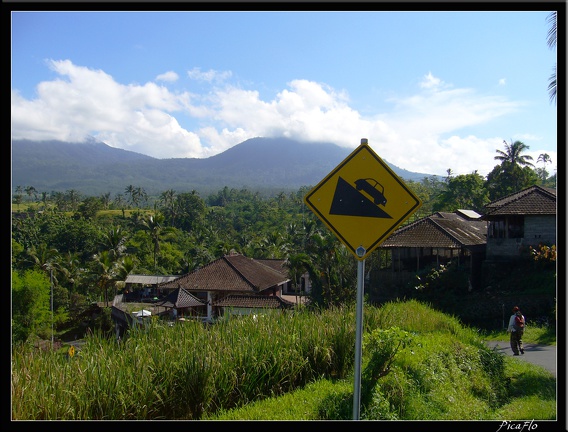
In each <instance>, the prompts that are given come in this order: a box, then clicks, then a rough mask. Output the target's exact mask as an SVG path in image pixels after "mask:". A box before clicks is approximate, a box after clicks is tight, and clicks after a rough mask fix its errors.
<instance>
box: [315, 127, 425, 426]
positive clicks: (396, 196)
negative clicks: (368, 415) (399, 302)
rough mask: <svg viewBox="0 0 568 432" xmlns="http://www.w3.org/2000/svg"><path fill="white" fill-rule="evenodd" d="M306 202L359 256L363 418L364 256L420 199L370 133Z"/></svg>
mask: <svg viewBox="0 0 568 432" xmlns="http://www.w3.org/2000/svg"><path fill="white" fill-rule="evenodd" d="M304 202H305V203H306V205H307V206H308V207H309V208H310V209H311V210H312V211H313V212H314V214H315V215H316V216H317V217H318V218H319V219H320V220H321V221H322V222H323V223H324V224H325V225H326V226H327V227H328V228H329V229H330V230H331V231H332V232H333V233H334V234H335V236H336V237H337V238H338V239H339V240H340V241H341V242H342V243H343V244H344V245H345V246H346V247H347V248H348V250H349V251H350V252H351V253H352V254H353V255H354V256H355V258H356V259H357V260H359V266H358V268H357V323H356V325H357V328H356V340H355V385H354V395H353V420H359V413H360V405H361V356H362V351H363V350H362V340H361V338H362V334H363V291H364V288H363V287H364V278H365V259H366V258H367V256H368V255H369V254H370V253H371V252H373V250H375V249H376V248H377V247H378V246H379V245H380V244H381V243H382V242H383V241H384V240H385V239H386V238H387V237H388V236H389V235H390V234H391V233H392V232H393V231H394V230H395V229H397V228H398V227H399V226H400V225H401V224H402V223H403V222H404V221H406V220H407V219H408V218H409V217H410V216H411V215H412V213H414V212H415V211H416V210H417V209H418V208H419V207H420V206H421V205H422V203H421V202H420V199H419V198H418V197H417V196H416V195H415V194H414V193H413V192H412V191H411V190H410V189H409V188H408V187H407V186H406V184H404V182H403V181H402V180H401V179H400V178H399V177H398V176H397V175H396V174H395V173H394V171H393V170H392V169H391V168H390V167H389V166H388V165H387V164H386V163H385V162H384V161H383V160H382V159H381V158H380V157H379V156H378V155H377V154H376V153H375V152H374V151H373V149H371V147H369V144H368V140H367V138H361V145H359V147H357V148H356V149H355V150H354V151H353V152H352V153H351V154H350V155H349V156H347V158H345V159H344V160H343V162H341V163H340V164H339V165H338V166H337V167H336V168H335V169H334V170H333V171H331V172H330V173H329V174H328V175H327V176H326V177H325V178H324V179H323V180H322V181H320V182H319V183H318V184H317V185H316V186H315V187H314V188H313V189H312V190H311V191H310V192H309V193H308V194H307V195H306V196H305V197H304Z"/></svg>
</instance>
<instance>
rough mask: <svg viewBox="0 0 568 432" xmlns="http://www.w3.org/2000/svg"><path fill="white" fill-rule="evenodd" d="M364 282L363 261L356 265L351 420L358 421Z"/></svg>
mask: <svg viewBox="0 0 568 432" xmlns="http://www.w3.org/2000/svg"><path fill="white" fill-rule="evenodd" d="M364 280H365V260H362V261H359V263H358V265H357V319H356V326H357V327H356V330H355V385H354V390H353V420H359V415H360V412H361V356H362V352H363V348H362V334H363V291H364Z"/></svg>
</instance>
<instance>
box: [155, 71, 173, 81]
mask: <svg viewBox="0 0 568 432" xmlns="http://www.w3.org/2000/svg"><path fill="white" fill-rule="evenodd" d="M178 79H179V75H178V74H177V73H175V72H173V71H168V72H165V73H163V74H160V75H158V76H157V77H156V81H166V82H175V81H177V80H178Z"/></svg>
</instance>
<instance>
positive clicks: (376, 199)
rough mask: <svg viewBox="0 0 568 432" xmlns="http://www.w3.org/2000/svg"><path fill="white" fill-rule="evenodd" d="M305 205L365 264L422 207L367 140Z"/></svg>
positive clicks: (322, 184)
mask: <svg viewBox="0 0 568 432" xmlns="http://www.w3.org/2000/svg"><path fill="white" fill-rule="evenodd" d="M304 202H305V203H306V205H307V206H308V207H309V208H310V209H311V210H312V211H313V212H314V213H315V214H316V216H318V217H319V218H320V219H321V221H322V222H323V223H324V224H325V225H326V226H327V227H328V228H329V229H330V230H331V231H333V233H334V234H335V235H336V236H337V237H338V238H339V240H340V241H341V242H342V243H343V244H344V245H345V246H347V248H349V250H350V251H351V252H352V253H353V255H355V257H356V258H357V259H358V260H364V259H365V258H366V257H367V256H368V255H369V254H370V253H371V252H372V251H373V250H374V249H375V248H376V247H377V246H379V245H380V244H381V243H382V242H383V241H384V240H385V239H386V238H387V237H388V236H389V235H390V234H391V233H392V232H393V231H394V230H395V229H397V228H398V227H399V226H400V225H401V224H402V223H403V222H404V221H405V220H407V219H408V218H409V217H410V216H411V215H412V214H413V213H414V212H415V211H416V210H418V208H419V207H420V206H421V205H422V203H421V202H420V199H419V198H418V197H416V196H415V195H414V194H413V193H412V191H410V189H409V188H408V187H407V186H406V185H405V184H404V182H403V181H402V180H401V179H400V178H399V177H398V176H397V175H396V174H395V173H394V172H393V171H392V170H391V169H390V168H389V166H388V165H387V164H386V163H385V162H384V161H383V160H382V159H381V158H380V157H379V156H378V155H377V154H376V153H375V152H374V151H373V150H372V149H371V147H369V145H368V144H367V140H366V139H362V140H361V145H359V147H357V148H356V149H355V150H354V151H353V152H352V153H351V154H350V155H349V156H347V158H345V160H344V161H343V162H341V163H340V164H339V165H338V166H337V167H336V168H335V169H334V170H333V171H332V172H330V173H329V174H328V175H327V176H326V177H325V178H324V179H323V180H322V181H320V182H319V183H318V184H317V185H316V186H315V187H314V188H313V189H312V190H311V191H310V192H309V193H308V194H307V195H306V196H305V197H304Z"/></svg>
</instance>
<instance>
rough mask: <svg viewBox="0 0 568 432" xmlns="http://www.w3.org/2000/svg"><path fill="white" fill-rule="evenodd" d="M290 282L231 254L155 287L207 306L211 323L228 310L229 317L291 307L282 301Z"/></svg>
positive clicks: (268, 268)
mask: <svg viewBox="0 0 568 432" xmlns="http://www.w3.org/2000/svg"><path fill="white" fill-rule="evenodd" d="M275 265H276V264H275ZM277 265H280V266H281V263H280V264H277ZM289 282H290V279H289V278H288V276H287V275H286V274H285V273H284V271H283V270H276V269H275V268H274V266H270V265H267V264H264V263H262V262H260V261H258V260H254V259H252V258H247V257H245V256H244V255H241V254H238V253H231V254H229V255H225V256H223V257H221V258H218V259H216V260H214V261H212V262H210V263H209V264H207V265H205V266H203V267H201V268H199V269H197V270H194V271H193V272H191V273H188V274H185V275H183V276H179V277H178V278H177V279H174V280H172V281H169V282H164V283H162V284H159V285H158V287H159V289H163V290H167V289H176V288H179V289H184V290H185V291H187V292H188V293H191V294H192V295H193V296H195V297H197V298H198V299H200V300H201V301H203V302H204V304H206V305H207V320H208V321H213V320H215V319H216V318H218V317H221V316H223V315H224V314H225V313H229V309H230V311H231V312H230V313H233V314H234V313H240V314H243V313H248V312H250V309H255V308H259V307H260V308H267V307H275V306H276V307H279V308H284V307H289V306H292V305H293V303H291V302H289V301H287V300H284V299H282V292H283V289H284V287H286V286H287V284H288V283H289Z"/></svg>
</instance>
